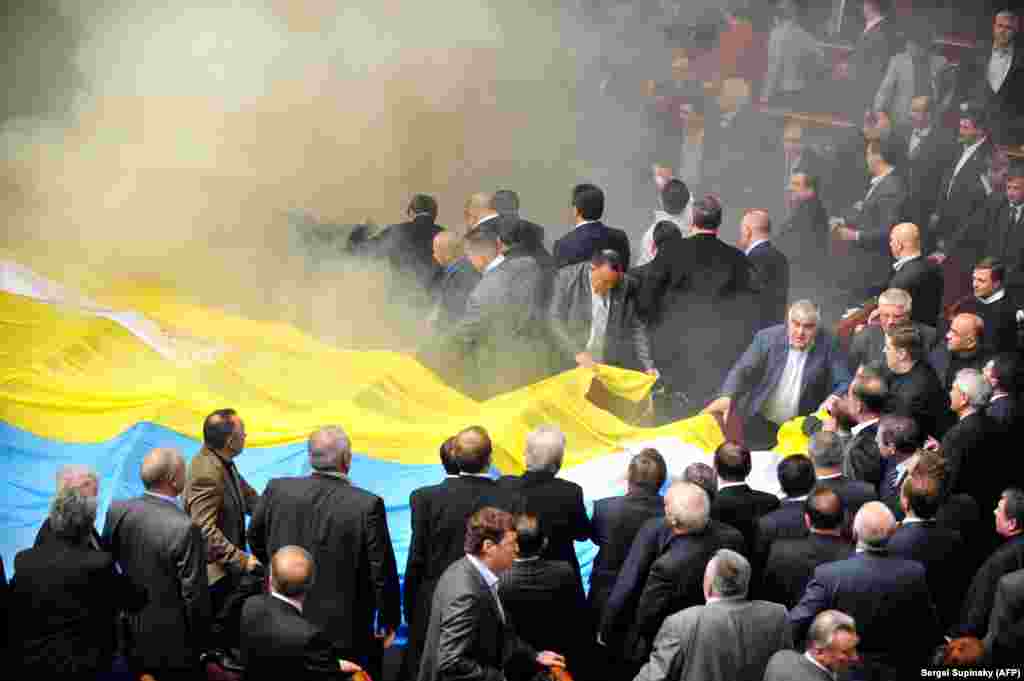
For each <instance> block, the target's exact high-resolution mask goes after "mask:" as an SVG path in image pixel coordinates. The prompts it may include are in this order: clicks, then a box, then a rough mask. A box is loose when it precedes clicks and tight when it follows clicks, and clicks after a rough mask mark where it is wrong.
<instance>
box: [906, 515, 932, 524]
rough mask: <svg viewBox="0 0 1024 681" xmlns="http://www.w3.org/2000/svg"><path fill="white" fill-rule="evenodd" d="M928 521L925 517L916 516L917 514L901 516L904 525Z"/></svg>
mask: <svg viewBox="0 0 1024 681" xmlns="http://www.w3.org/2000/svg"><path fill="white" fill-rule="evenodd" d="M925 522H928V521H927V519H925V518H918V517H917V516H913V515H908V516H905V517H904V518H903V524H904V525H912V524H913V523H925Z"/></svg>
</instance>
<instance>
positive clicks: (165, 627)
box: [103, 447, 211, 679]
mask: <svg viewBox="0 0 1024 681" xmlns="http://www.w3.org/2000/svg"><path fill="white" fill-rule="evenodd" d="M185 476H186V473H185V459H184V458H183V457H182V456H181V453H180V452H178V450H176V449H171V448H169V447H158V448H156V449H153V450H152V451H150V452H149V453H148V454H147V455H146V457H145V458H144V459H143V460H142V467H141V468H140V470H139V477H141V478H142V484H143V486H144V487H145V492H144V493H143V494H142V496H139V497H135V498H133V499H127V500H124V501H115V502H114V503H113V504H111V506H110V510H109V511H107V519H106V522H105V523H104V526H103V541H104V543H106V544H107V545H108V546H109V547H110V550H111V552H112V553H113V554H114V557H115V558H116V559H117V562H118V564H119V565H120V566H121V569H122V570H123V571H124V572H125V574H127V575H129V576H130V577H131V578H132V579H133V580H134V581H135V582H137V583H139V584H143V585H145V586H146V588H147V590H148V591H149V601H148V603H147V604H146V607H145V608H143V609H142V611H141V612H139V613H138V615H136V616H135V617H132V618H131V620H130V626H131V630H132V639H133V641H134V647H133V649H132V656H131V659H130V661H131V666H132V669H133V671H135V672H136V674H137V675H142V674H150V675H152V676H153V677H155V678H158V679H164V678H167V679H177V678H180V679H187V678H193V677H194V676H195V674H196V673H197V672H198V671H200V663H199V655H200V654H201V653H202V652H204V651H205V650H206V648H207V645H208V641H207V632H208V630H209V627H210V622H211V604H210V591H209V586H208V582H207V572H206V549H207V546H206V540H205V539H204V538H203V534H202V531H201V530H200V529H199V527H198V526H197V525H195V524H193V523H192V519H191V518H190V517H189V515H188V514H187V513H185V511H183V510H182V508H181V506H180V502H179V500H178V498H179V497H180V496H181V494H182V492H183V491H184V489H185Z"/></svg>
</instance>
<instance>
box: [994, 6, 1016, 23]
mask: <svg viewBox="0 0 1024 681" xmlns="http://www.w3.org/2000/svg"><path fill="white" fill-rule="evenodd" d="M999 17H1013V18H1014V19H1019V18H1020V15H1019V14H1017V12H1015V11H1014V10H1012V9H1004V10H1002V11H1000V12H999V13H998V14H996V16H995V18H994V19H993V21H995V19H998V18H999Z"/></svg>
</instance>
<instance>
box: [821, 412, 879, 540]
mask: <svg viewBox="0 0 1024 681" xmlns="http://www.w3.org/2000/svg"><path fill="white" fill-rule="evenodd" d="M843 447H844V444H843V439H842V438H841V437H839V436H838V435H837V434H836V433H834V432H830V431H827V430H822V431H819V432H817V433H815V434H814V435H813V436H811V441H810V443H809V444H808V445H807V454H808V456H810V457H811V460H812V461H813V462H814V473H815V476H816V477H817V486H818V487H827V488H828V489H830V490H832V491H833V492H835V493H836V494H838V495H839V498H840V499H842V501H843V506H844V507H845V508H846V512H847V513H848V514H849V516H850V521H851V522H852V519H853V516H855V515H857V511H859V510H860V507H861V506H863V505H864V504H866V503H867V502H869V501H876V500H877V499H878V493H877V491H876V490H875V488H874V487H872V486H871V485H870V484H868V483H866V482H864V481H863V480H854V479H852V478H850V477H847V476H846V475H844V474H843ZM846 525H847V526H848V525H849V523H847V524H846Z"/></svg>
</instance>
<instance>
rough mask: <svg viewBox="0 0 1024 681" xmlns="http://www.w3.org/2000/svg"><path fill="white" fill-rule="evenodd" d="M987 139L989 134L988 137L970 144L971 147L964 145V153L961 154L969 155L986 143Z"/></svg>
mask: <svg viewBox="0 0 1024 681" xmlns="http://www.w3.org/2000/svg"><path fill="white" fill-rule="evenodd" d="M987 139H988V137H987V136H986V137H982V138H981V139H980V140H978V141H977V142H975V143H974V144H972V145H970V146H969V147H964V153H963V154H961V156H967V155H969V154H973V153H974V152H975V150H976V149H977V148H978V147H980V146H981V145H982V144H984V143H985V140H987Z"/></svg>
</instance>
